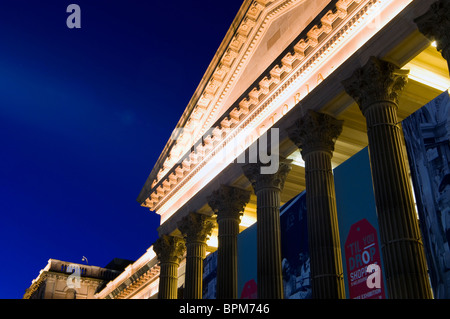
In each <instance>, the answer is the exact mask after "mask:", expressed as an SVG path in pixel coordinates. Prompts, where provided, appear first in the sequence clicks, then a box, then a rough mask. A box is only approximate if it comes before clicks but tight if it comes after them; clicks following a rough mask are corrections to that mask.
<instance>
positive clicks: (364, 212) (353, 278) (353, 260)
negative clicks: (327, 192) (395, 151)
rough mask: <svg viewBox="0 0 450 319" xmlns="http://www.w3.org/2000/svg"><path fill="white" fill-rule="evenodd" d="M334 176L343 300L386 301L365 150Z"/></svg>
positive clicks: (368, 162)
mask: <svg viewBox="0 0 450 319" xmlns="http://www.w3.org/2000/svg"><path fill="white" fill-rule="evenodd" d="M333 174H334V182H335V189H336V206H337V212H338V223H339V237H340V240H341V251H342V254H343V256H342V260H343V268H344V283H345V294H346V297H347V298H351V299H375V298H383V299H384V298H387V297H388V296H387V293H386V291H385V287H386V285H385V278H384V276H383V274H384V269H383V263H382V259H383V256H382V252H381V251H380V249H381V247H380V244H379V243H380V239H379V236H378V234H379V230H378V218H377V211H376V205H375V196H374V193H373V185H372V172H371V170H370V160H369V152H368V148H367V147H366V148H365V149H363V150H361V151H360V152H359V153H357V154H355V155H353V156H352V157H351V158H349V159H348V160H347V161H345V162H344V163H342V164H341V165H339V166H338V167H336V168H335V169H334V171H333ZM368 266H370V267H368ZM377 267H379V268H377ZM368 269H369V272H368V271H367V270H368ZM376 271H378V272H376ZM375 279H376V280H378V281H376V280H375Z"/></svg>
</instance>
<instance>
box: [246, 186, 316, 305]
mask: <svg viewBox="0 0 450 319" xmlns="http://www.w3.org/2000/svg"><path fill="white" fill-rule="evenodd" d="M280 228H281V259H282V274H283V288H284V298H285V299H310V298H311V280H310V267H309V263H310V260H309V247H308V230H307V216H306V193H305V192H303V193H301V194H299V195H297V196H296V197H294V198H292V199H291V200H290V201H288V202H287V203H285V204H284V205H283V206H282V207H281V208H280ZM256 231H257V224H256V223H255V224H254V225H252V226H250V227H249V228H247V229H246V230H244V231H243V232H241V233H240V234H239V235H238V292H239V298H240V299H256V298H257V284H258V283H257V271H256V269H257V261H256V260H257V259H256V258H257V257H256V253H257V248H256V247H257V243H256Z"/></svg>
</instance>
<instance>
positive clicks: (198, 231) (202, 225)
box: [178, 212, 214, 243]
mask: <svg viewBox="0 0 450 319" xmlns="http://www.w3.org/2000/svg"><path fill="white" fill-rule="evenodd" d="M178 229H179V230H180V231H181V233H182V234H183V235H184V236H185V238H186V243H191V242H202V243H206V240H207V239H208V237H209V236H210V235H211V232H212V230H213V229H214V222H213V221H212V219H211V218H210V217H208V216H206V215H204V214H199V213H195V212H192V213H190V214H189V215H187V216H185V217H184V218H183V219H182V220H181V221H180V222H178Z"/></svg>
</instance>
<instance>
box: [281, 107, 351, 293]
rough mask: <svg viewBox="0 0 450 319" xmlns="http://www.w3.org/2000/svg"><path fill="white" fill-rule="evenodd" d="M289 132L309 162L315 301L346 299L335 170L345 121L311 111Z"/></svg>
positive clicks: (310, 221)
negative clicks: (336, 149) (336, 148)
mask: <svg viewBox="0 0 450 319" xmlns="http://www.w3.org/2000/svg"><path fill="white" fill-rule="evenodd" d="M288 131H289V137H290V139H291V140H292V141H293V142H294V143H295V144H296V145H297V146H298V147H299V148H300V150H301V153H302V157H303V160H304V161H305V174H306V206H307V211H308V241H309V250H310V258H311V261H310V262H311V283H312V297H313V298H314V299H343V298H345V286H344V278H343V266H342V257H341V246H340V239H339V226H338V219H337V209H336V195H335V188H334V177H333V172H332V167H331V158H332V154H333V151H334V144H335V140H336V139H337V137H338V136H339V135H340V133H341V131H342V121H338V120H336V119H335V118H333V117H331V116H329V115H327V114H323V113H317V112H314V111H309V112H308V113H307V114H306V115H305V116H304V117H303V118H301V119H300V120H299V121H298V122H297V123H296V124H295V125H294V126H292V127H291V128H289V129H288Z"/></svg>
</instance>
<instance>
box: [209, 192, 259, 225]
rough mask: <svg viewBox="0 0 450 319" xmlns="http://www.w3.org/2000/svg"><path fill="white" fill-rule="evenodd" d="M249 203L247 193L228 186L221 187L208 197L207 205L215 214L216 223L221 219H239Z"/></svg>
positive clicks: (248, 194)
mask: <svg viewBox="0 0 450 319" xmlns="http://www.w3.org/2000/svg"><path fill="white" fill-rule="evenodd" d="M249 201H250V192H249V191H246V190H243V189H240V188H237V187H232V186H228V185H222V186H221V187H220V188H219V189H218V190H216V191H214V192H213V193H212V194H211V196H209V197H208V205H209V206H210V207H211V209H212V210H213V211H214V213H216V214H217V221H219V220H221V219H223V218H233V219H240V217H241V216H242V214H243V211H244V209H245V206H246V205H247V203H248V202H249Z"/></svg>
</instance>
